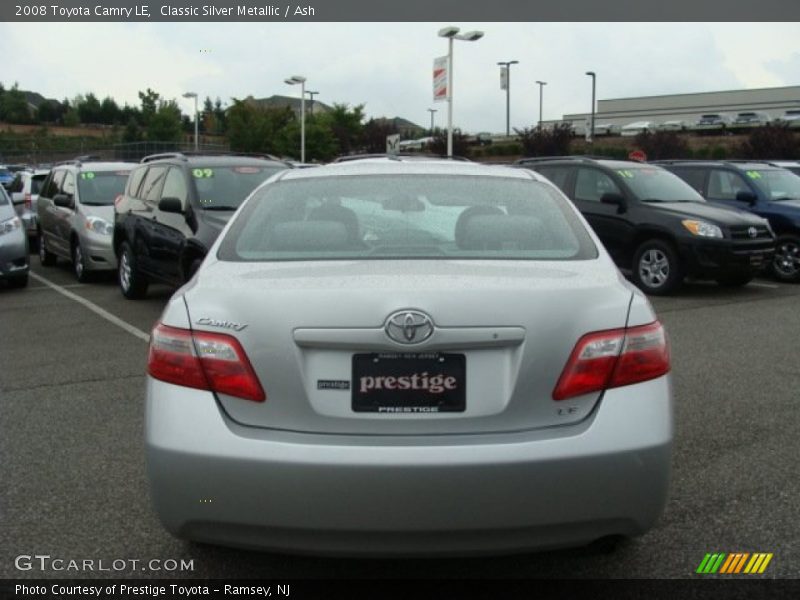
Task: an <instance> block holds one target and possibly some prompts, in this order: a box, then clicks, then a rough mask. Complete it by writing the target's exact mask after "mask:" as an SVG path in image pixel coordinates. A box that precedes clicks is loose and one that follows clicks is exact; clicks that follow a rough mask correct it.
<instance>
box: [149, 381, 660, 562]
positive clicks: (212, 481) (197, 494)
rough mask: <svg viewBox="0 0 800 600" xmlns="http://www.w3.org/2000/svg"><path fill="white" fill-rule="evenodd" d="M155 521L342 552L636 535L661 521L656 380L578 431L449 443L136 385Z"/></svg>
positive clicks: (512, 546)
mask: <svg viewBox="0 0 800 600" xmlns="http://www.w3.org/2000/svg"><path fill="white" fill-rule="evenodd" d="M146 412H147V415H146V453H147V470H148V476H149V479H150V489H151V496H152V499H153V502H154V505H155V509H156V512H157V513H158V516H159V518H160V519H161V522H162V523H163V525H164V526H165V527H166V529H168V530H169V531H170V532H172V533H173V534H175V535H177V536H179V537H183V538H188V539H193V540H197V541H204V542H211V543H219V544H223V545H233V546H243V547H256V548H261V549H270V550H279V551H290V552H310V553H323V554H348V555H411V554H424V555H433V554H471V553H499V552H515V551H526V550H531V549H540V548H551V547H561V546H571V545H579V544H583V543H587V542H590V541H592V540H594V539H597V538H600V537H603V536H606V535H615V534H621V535H636V534H640V533H643V532H644V531H646V530H647V529H649V528H650V527H651V526H652V525H653V523H654V522H655V520H656V519H657V518H658V516H659V515H660V514H661V512H662V510H663V506H664V503H665V501H666V494H667V486H668V480H669V468H670V453H671V446H672V401H671V385H670V379H669V376H665V377H662V378H660V379H657V380H654V381H650V382H646V383H642V384H637V385H633V386H628V387H625V388H619V389H616V390H611V391H609V392H606V394H605V397H604V399H603V400H601V401H600V403H599V405H598V407H597V408H596V410H595V411H594V413H593V414H592V415H591V416H590V417H589V418H587V419H586V420H584V421H583V422H582V423H580V424H578V425H570V426H567V427H563V428H548V429H545V430H541V431H530V432H519V433H509V434H492V435H475V436H469V435H456V436H418V437H405V438H404V437H399V436H394V437H389V436H341V435H337V436H327V435H316V434H302V433H292V432H285V431H273V430H266V429H258V428H252V427H243V426H240V425H238V424H236V423H233V422H231V421H230V420H229V419H228V418H227V417H226V416H225V415H224V414H223V413H222V412H221V410H220V408H219V407H218V404H217V403H216V401H215V399H214V397H213V395H212V394H210V393H209V392H203V391H199V390H191V389H188V388H183V387H178V386H174V385H171V384H167V383H164V382H161V381H156V380H153V379H152V378H148V384H147V411H146Z"/></svg>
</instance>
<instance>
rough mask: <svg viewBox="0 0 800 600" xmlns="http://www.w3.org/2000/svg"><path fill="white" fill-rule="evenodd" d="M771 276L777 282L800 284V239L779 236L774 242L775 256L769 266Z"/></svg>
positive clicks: (791, 236) (792, 236)
mask: <svg viewBox="0 0 800 600" xmlns="http://www.w3.org/2000/svg"><path fill="white" fill-rule="evenodd" d="M770 271H771V272H772V276H773V277H775V279H777V280H778V281H788V282H791V283H798V282H800V238H799V237H797V236H794V235H784V236H780V237H779V238H778V239H777V240H776V241H775V256H774V258H773V259H772V264H771V265H770Z"/></svg>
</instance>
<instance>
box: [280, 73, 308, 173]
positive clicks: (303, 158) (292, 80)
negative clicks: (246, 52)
mask: <svg viewBox="0 0 800 600" xmlns="http://www.w3.org/2000/svg"><path fill="white" fill-rule="evenodd" d="M284 82H285V83H288V84H289V85H295V84H298V83H299V84H300V162H301V163H304V162H306V78H305V77H303V76H302V75H292V76H291V77H289V78H288V79H285V80H284Z"/></svg>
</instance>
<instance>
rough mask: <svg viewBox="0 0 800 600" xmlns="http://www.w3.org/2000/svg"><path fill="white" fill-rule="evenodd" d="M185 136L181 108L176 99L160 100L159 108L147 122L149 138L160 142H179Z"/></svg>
mask: <svg viewBox="0 0 800 600" xmlns="http://www.w3.org/2000/svg"><path fill="white" fill-rule="evenodd" d="M182 136H183V126H182V123H181V109H180V108H178V103H177V102H175V100H168V101H164V100H160V101H159V103H158V108H157V109H156V111H155V113H154V114H153V115H152V116H151V117H150V120H149V122H148V123H147V139H148V140H153V141H156V140H157V141H160V142H179V141H180V140H181V138H182Z"/></svg>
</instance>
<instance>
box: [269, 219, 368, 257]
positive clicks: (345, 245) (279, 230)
mask: <svg viewBox="0 0 800 600" xmlns="http://www.w3.org/2000/svg"><path fill="white" fill-rule="evenodd" d="M266 242H267V245H268V247H269V249H270V250H282V251H291V250H294V251H304V250H308V251H311V250H346V249H349V248H352V247H353V242H352V239H351V238H350V236H349V235H348V232H347V227H346V226H345V224H344V223H340V222H338V221H288V222H286V223H276V224H275V226H274V227H273V229H272V231H271V232H270V234H269V237H268V238H267V240H266Z"/></svg>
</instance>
